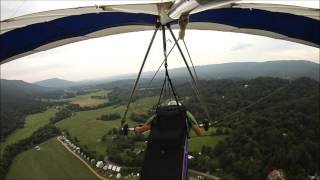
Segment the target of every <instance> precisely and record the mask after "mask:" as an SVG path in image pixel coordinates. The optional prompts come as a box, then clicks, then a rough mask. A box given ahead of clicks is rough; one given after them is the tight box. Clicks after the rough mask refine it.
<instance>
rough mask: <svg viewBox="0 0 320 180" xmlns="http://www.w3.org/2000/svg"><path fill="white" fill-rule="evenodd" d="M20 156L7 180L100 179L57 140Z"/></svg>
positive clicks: (54, 139) (11, 168) (13, 164)
mask: <svg viewBox="0 0 320 180" xmlns="http://www.w3.org/2000/svg"><path fill="white" fill-rule="evenodd" d="M39 147H40V150H36V149H35V148H32V149H30V150H28V151H25V152H23V153H21V154H19V155H18V156H17V157H16V158H15V159H14V161H13V163H12V165H11V167H10V170H9V172H8V174H7V177H6V180H14V179H41V180H49V179H51V180H53V179H55V180H56V179H59V180H67V179H77V180H97V179H98V178H97V177H96V176H95V175H94V174H93V173H92V172H91V171H90V170H89V169H88V168H87V167H86V166H85V165H84V164H83V163H81V162H80V160H79V159H77V158H76V157H75V156H74V155H72V154H71V153H70V152H68V150H66V149H65V147H63V145H62V144H60V142H58V140H57V139H56V138H52V139H50V140H48V141H46V142H44V143H42V144H40V145H39Z"/></svg>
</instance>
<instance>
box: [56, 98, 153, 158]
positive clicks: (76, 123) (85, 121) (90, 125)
mask: <svg viewBox="0 0 320 180" xmlns="http://www.w3.org/2000/svg"><path fill="white" fill-rule="evenodd" d="M156 99H157V98H156V97H146V98H142V99H139V100H137V101H136V102H133V103H132V104H131V107H130V111H129V113H128V115H127V122H128V123H129V124H133V122H132V121H131V120H130V119H129V117H130V112H132V111H135V112H146V111H148V110H149V109H150V108H151V107H152V106H153V104H154V103H155V102H156ZM124 110H125V107H124V106H109V107H105V108H100V109H96V110H90V111H81V112H77V113H75V115H74V116H72V117H69V118H67V119H64V120H62V121H60V122H58V123H57V124H56V125H57V127H59V128H60V129H62V130H67V131H68V132H69V133H70V135H71V136H72V137H76V138H77V139H78V140H79V143H80V144H81V145H82V146H84V145H86V146H87V147H88V149H89V150H91V151H96V152H97V154H98V155H105V152H106V149H107V147H106V145H105V144H104V143H103V142H102V140H101V138H102V136H103V135H105V134H106V133H107V132H108V131H109V130H111V129H112V128H119V126H120V121H121V119H120V118H119V119H116V120H112V121H102V120H96V118H97V117H99V116H101V115H102V114H108V113H120V114H121V115H123V113H124Z"/></svg>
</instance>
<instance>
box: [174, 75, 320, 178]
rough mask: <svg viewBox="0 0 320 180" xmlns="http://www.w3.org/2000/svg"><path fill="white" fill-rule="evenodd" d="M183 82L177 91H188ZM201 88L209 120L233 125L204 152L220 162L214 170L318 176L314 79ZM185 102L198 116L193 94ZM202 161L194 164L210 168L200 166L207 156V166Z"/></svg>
mask: <svg viewBox="0 0 320 180" xmlns="http://www.w3.org/2000/svg"><path fill="white" fill-rule="evenodd" d="M188 86H189V85H186V86H185V87H179V88H178V91H180V92H182V91H183V90H184V92H182V93H183V94H185V95H187V93H188V92H187V91H188V89H186V88H187V87H188ZM202 87H205V88H204V89H205V90H204V92H203V95H204V97H205V98H206V101H207V103H208V107H209V111H210V113H211V117H212V119H214V121H220V122H219V123H218V124H219V126H222V127H229V128H231V129H232V131H231V133H230V135H229V137H228V138H226V140H225V141H222V142H220V143H219V144H218V145H216V146H215V148H214V149H213V148H210V147H207V149H206V150H205V152H206V153H207V156H209V157H210V158H212V161H214V160H215V159H218V160H219V166H218V167H219V168H223V169H224V171H225V172H228V173H231V174H233V175H234V177H237V178H236V179H252V180H255V179H257V180H258V179H266V176H267V174H268V173H269V172H270V171H272V170H273V169H282V170H283V171H284V173H285V175H286V177H287V178H288V179H297V180H298V179H307V177H308V176H309V175H314V174H319V172H320V166H319V164H320V156H319V152H320V143H319V139H320V133H319V126H320V119H319V98H320V96H319V82H317V81H315V80H312V79H309V78H298V79H296V80H294V81H288V80H283V79H277V78H257V79H252V80H245V81H243V80H240V81H239V80H238V81H235V80H216V81H207V82H205V83H202ZM180 94H181V93H180ZM185 104H187V106H188V107H189V108H190V110H191V111H193V112H194V111H195V113H194V114H195V116H196V117H201V114H203V111H202V110H201V109H200V108H199V104H198V103H197V101H196V99H195V98H192V99H189V100H188V101H185ZM199 112H200V113H199ZM202 117H203V116H202ZM209 146H210V145H209ZM201 161H204V160H203V159H202V160H199V164H198V165H197V164H196V165H195V166H194V168H197V169H199V170H202V171H210V168H209V169H201V168H202V167H210V162H212V161H211V160H206V161H205V162H208V163H209V164H208V165H207V166H204V165H203V162H201ZM212 168H217V166H216V164H211V169H212Z"/></svg>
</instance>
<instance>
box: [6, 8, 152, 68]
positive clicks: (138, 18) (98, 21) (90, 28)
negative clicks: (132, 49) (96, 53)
mask: <svg viewBox="0 0 320 180" xmlns="http://www.w3.org/2000/svg"><path fill="white" fill-rule="evenodd" d="M156 23H157V16H155V15H149V14H138V13H123V12H104V13H88V14H82V15H72V16H66V17H63V18H59V19H55V20H51V21H48V22H41V23H36V24H31V25H28V26H25V27H22V28H17V29H14V30H11V31H8V32H5V33H3V34H1V35H0V47H1V49H0V64H2V63H5V62H8V61H11V60H14V59H17V58H19V57H23V56H26V55H29V54H33V53H36V52H40V51H44V50H47V49H51V48H54V47H58V46H62V45H65V44H69V43H73V42H77V41H81V40H87V39H91V38H96V37H102V36H107V35H112V34H119V33H125V32H135V31H143V30H151V29H154V27H155V25H156Z"/></svg>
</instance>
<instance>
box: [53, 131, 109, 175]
mask: <svg viewBox="0 0 320 180" xmlns="http://www.w3.org/2000/svg"><path fill="white" fill-rule="evenodd" d="M60 138H61V136H58V137H57V140H58V141H59V142H60V143H61V144H62V145H63V146H64V147H65V148H66V149H67V150H68V151H69V152H71V153H72V154H73V155H74V156H76V157H77V158H78V159H79V160H80V161H81V162H82V163H83V164H85V165H86V166H87V167H88V168H89V170H90V171H91V172H92V173H93V174H95V175H96V176H97V178H99V179H101V180H108V179H107V178H105V177H103V176H101V175H100V174H98V173H97V172H96V171H95V170H94V169H93V168H92V167H91V166H90V165H89V164H88V163H87V162H86V161H85V160H83V159H82V158H81V157H80V156H79V155H78V154H77V153H75V152H73V151H72V150H71V149H70V148H69V147H68V146H67V145H66V144H65V143H63V142H62V141H61V140H60Z"/></svg>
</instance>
